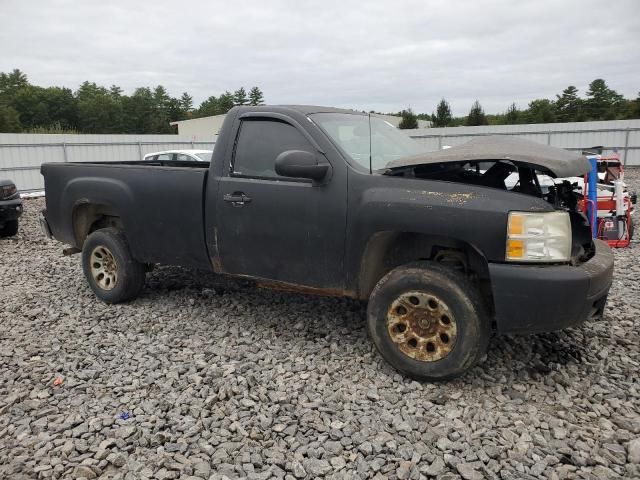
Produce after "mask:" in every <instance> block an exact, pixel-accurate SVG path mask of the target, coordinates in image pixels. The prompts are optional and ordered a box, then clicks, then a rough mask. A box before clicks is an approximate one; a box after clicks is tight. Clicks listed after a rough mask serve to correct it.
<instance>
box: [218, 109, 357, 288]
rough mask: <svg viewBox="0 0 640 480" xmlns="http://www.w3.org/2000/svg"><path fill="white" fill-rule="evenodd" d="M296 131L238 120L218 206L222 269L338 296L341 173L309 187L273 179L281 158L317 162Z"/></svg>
mask: <svg viewBox="0 0 640 480" xmlns="http://www.w3.org/2000/svg"><path fill="white" fill-rule="evenodd" d="M299 128H300V127H299V126H297V124H295V122H292V123H288V122H286V121H283V120H282V119H275V118H268V117H265V118H262V117H257V118H256V117H251V118H246V119H243V120H241V123H240V127H239V129H238V134H237V137H236V141H235V146H234V151H233V156H232V162H231V165H230V167H229V171H228V172H227V173H226V174H225V175H224V176H223V177H222V178H221V179H220V184H219V189H218V195H217V199H216V202H217V205H216V212H217V223H218V229H217V241H218V253H219V258H220V262H221V267H222V270H223V271H224V272H226V273H230V274H236V275H247V276H251V277H257V278H263V279H269V280H276V281H279V282H285V283H289V284H295V285H300V286H308V287H318V288H334V289H343V288H344V283H345V278H344V268H343V262H344V240H345V229H346V215H347V184H346V171H345V169H344V165H343V164H342V165H333V173H332V176H331V178H330V179H328V180H327V181H324V182H321V183H315V184H314V183H313V182H312V181H311V180H307V179H296V178H288V177H281V176H279V175H278V174H276V172H275V160H276V157H277V156H278V155H279V154H280V153H282V152H285V151H287V150H306V151H309V152H312V153H314V154H316V155H322V154H321V153H319V152H318V151H317V150H316V149H315V148H314V147H313V145H311V143H310V142H309V140H308V139H307V137H306V136H305V135H304V134H303V133H302V132H301V131H300V130H299ZM333 163H334V164H335V163H338V162H333ZM337 167H341V168H337Z"/></svg>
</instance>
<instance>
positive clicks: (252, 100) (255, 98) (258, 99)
mask: <svg viewBox="0 0 640 480" xmlns="http://www.w3.org/2000/svg"><path fill="white" fill-rule="evenodd" d="M249 105H254V106H255V105H264V95H263V94H262V90H260V89H259V88H258V87H253V88H252V89H251V90H249Z"/></svg>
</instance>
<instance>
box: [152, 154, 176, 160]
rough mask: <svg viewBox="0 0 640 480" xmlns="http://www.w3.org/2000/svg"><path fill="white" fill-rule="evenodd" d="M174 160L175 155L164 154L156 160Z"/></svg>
mask: <svg viewBox="0 0 640 480" xmlns="http://www.w3.org/2000/svg"><path fill="white" fill-rule="evenodd" d="M172 158H173V153H163V154H162V155H158V156H157V157H156V158H155V159H154V160H171V159H172Z"/></svg>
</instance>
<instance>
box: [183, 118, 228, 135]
mask: <svg viewBox="0 0 640 480" xmlns="http://www.w3.org/2000/svg"><path fill="white" fill-rule="evenodd" d="M224 117H226V115H214V116H212V117H202V118H192V119H191V120H180V121H178V122H171V123H170V125H171V126H172V127H178V135H180V136H181V137H191V138H193V139H202V138H207V137H209V138H210V137H215V136H216V135H218V132H219V131H220V128H221V127H222V122H224Z"/></svg>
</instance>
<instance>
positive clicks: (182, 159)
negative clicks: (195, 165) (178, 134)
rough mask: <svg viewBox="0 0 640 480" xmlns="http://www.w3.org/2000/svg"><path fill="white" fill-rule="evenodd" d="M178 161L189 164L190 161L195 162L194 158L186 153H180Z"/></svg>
mask: <svg viewBox="0 0 640 480" xmlns="http://www.w3.org/2000/svg"><path fill="white" fill-rule="evenodd" d="M177 160H178V161H180V162H188V161H190V160H193V158H191V157H190V156H189V155H185V154H184V153H178V157H177Z"/></svg>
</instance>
